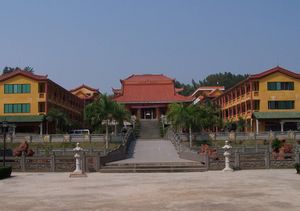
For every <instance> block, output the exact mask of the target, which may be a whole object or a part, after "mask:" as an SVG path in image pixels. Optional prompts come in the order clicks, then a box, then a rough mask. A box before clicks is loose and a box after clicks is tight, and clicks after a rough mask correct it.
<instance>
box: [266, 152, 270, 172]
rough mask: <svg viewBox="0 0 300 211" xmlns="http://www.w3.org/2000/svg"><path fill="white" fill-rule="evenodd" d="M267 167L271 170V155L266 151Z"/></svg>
mask: <svg viewBox="0 0 300 211" xmlns="http://www.w3.org/2000/svg"><path fill="white" fill-rule="evenodd" d="M265 167H266V168H267V169H269V168H270V153H269V151H268V150H266V151H265Z"/></svg>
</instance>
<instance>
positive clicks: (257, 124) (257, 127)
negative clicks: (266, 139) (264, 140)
mask: <svg viewBox="0 0 300 211" xmlns="http://www.w3.org/2000/svg"><path fill="white" fill-rule="evenodd" d="M255 123H256V134H258V132H259V122H258V119H256V120H255Z"/></svg>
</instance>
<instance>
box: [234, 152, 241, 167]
mask: <svg viewBox="0 0 300 211" xmlns="http://www.w3.org/2000/svg"><path fill="white" fill-rule="evenodd" d="M234 167H235V168H237V169H239V168H240V153H238V151H235V156H234Z"/></svg>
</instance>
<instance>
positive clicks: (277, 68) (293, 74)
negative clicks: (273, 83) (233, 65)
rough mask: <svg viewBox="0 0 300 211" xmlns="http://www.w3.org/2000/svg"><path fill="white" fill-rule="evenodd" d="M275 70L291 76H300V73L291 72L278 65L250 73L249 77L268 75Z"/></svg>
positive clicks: (257, 77) (256, 77)
mask: <svg viewBox="0 0 300 211" xmlns="http://www.w3.org/2000/svg"><path fill="white" fill-rule="evenodd" d="M275 72H280V73H283V74H285V75H288V76H291V77H293V78H300V74H298V73H295V72H292V71H290V70H287V69H284V68H282V67H280V66H276V67H274V68H272V69H269V70H266V71H264V72H262V73H259V74H254V75H250V79H259V78H262V77H265V76H267V75H270V74H272V73H275Z"/></svg>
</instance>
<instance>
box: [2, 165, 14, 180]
mask: <svg viewBox="0 0 300 211" xmlns="http://www.w3.org/2000/svg"><path fill="white" fill-rule="evenodd" d="M11 171H12V167H11V166H5V167H4V166H3V167H0V179H4V178H7V177H10V175H11Z"/></svg>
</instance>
